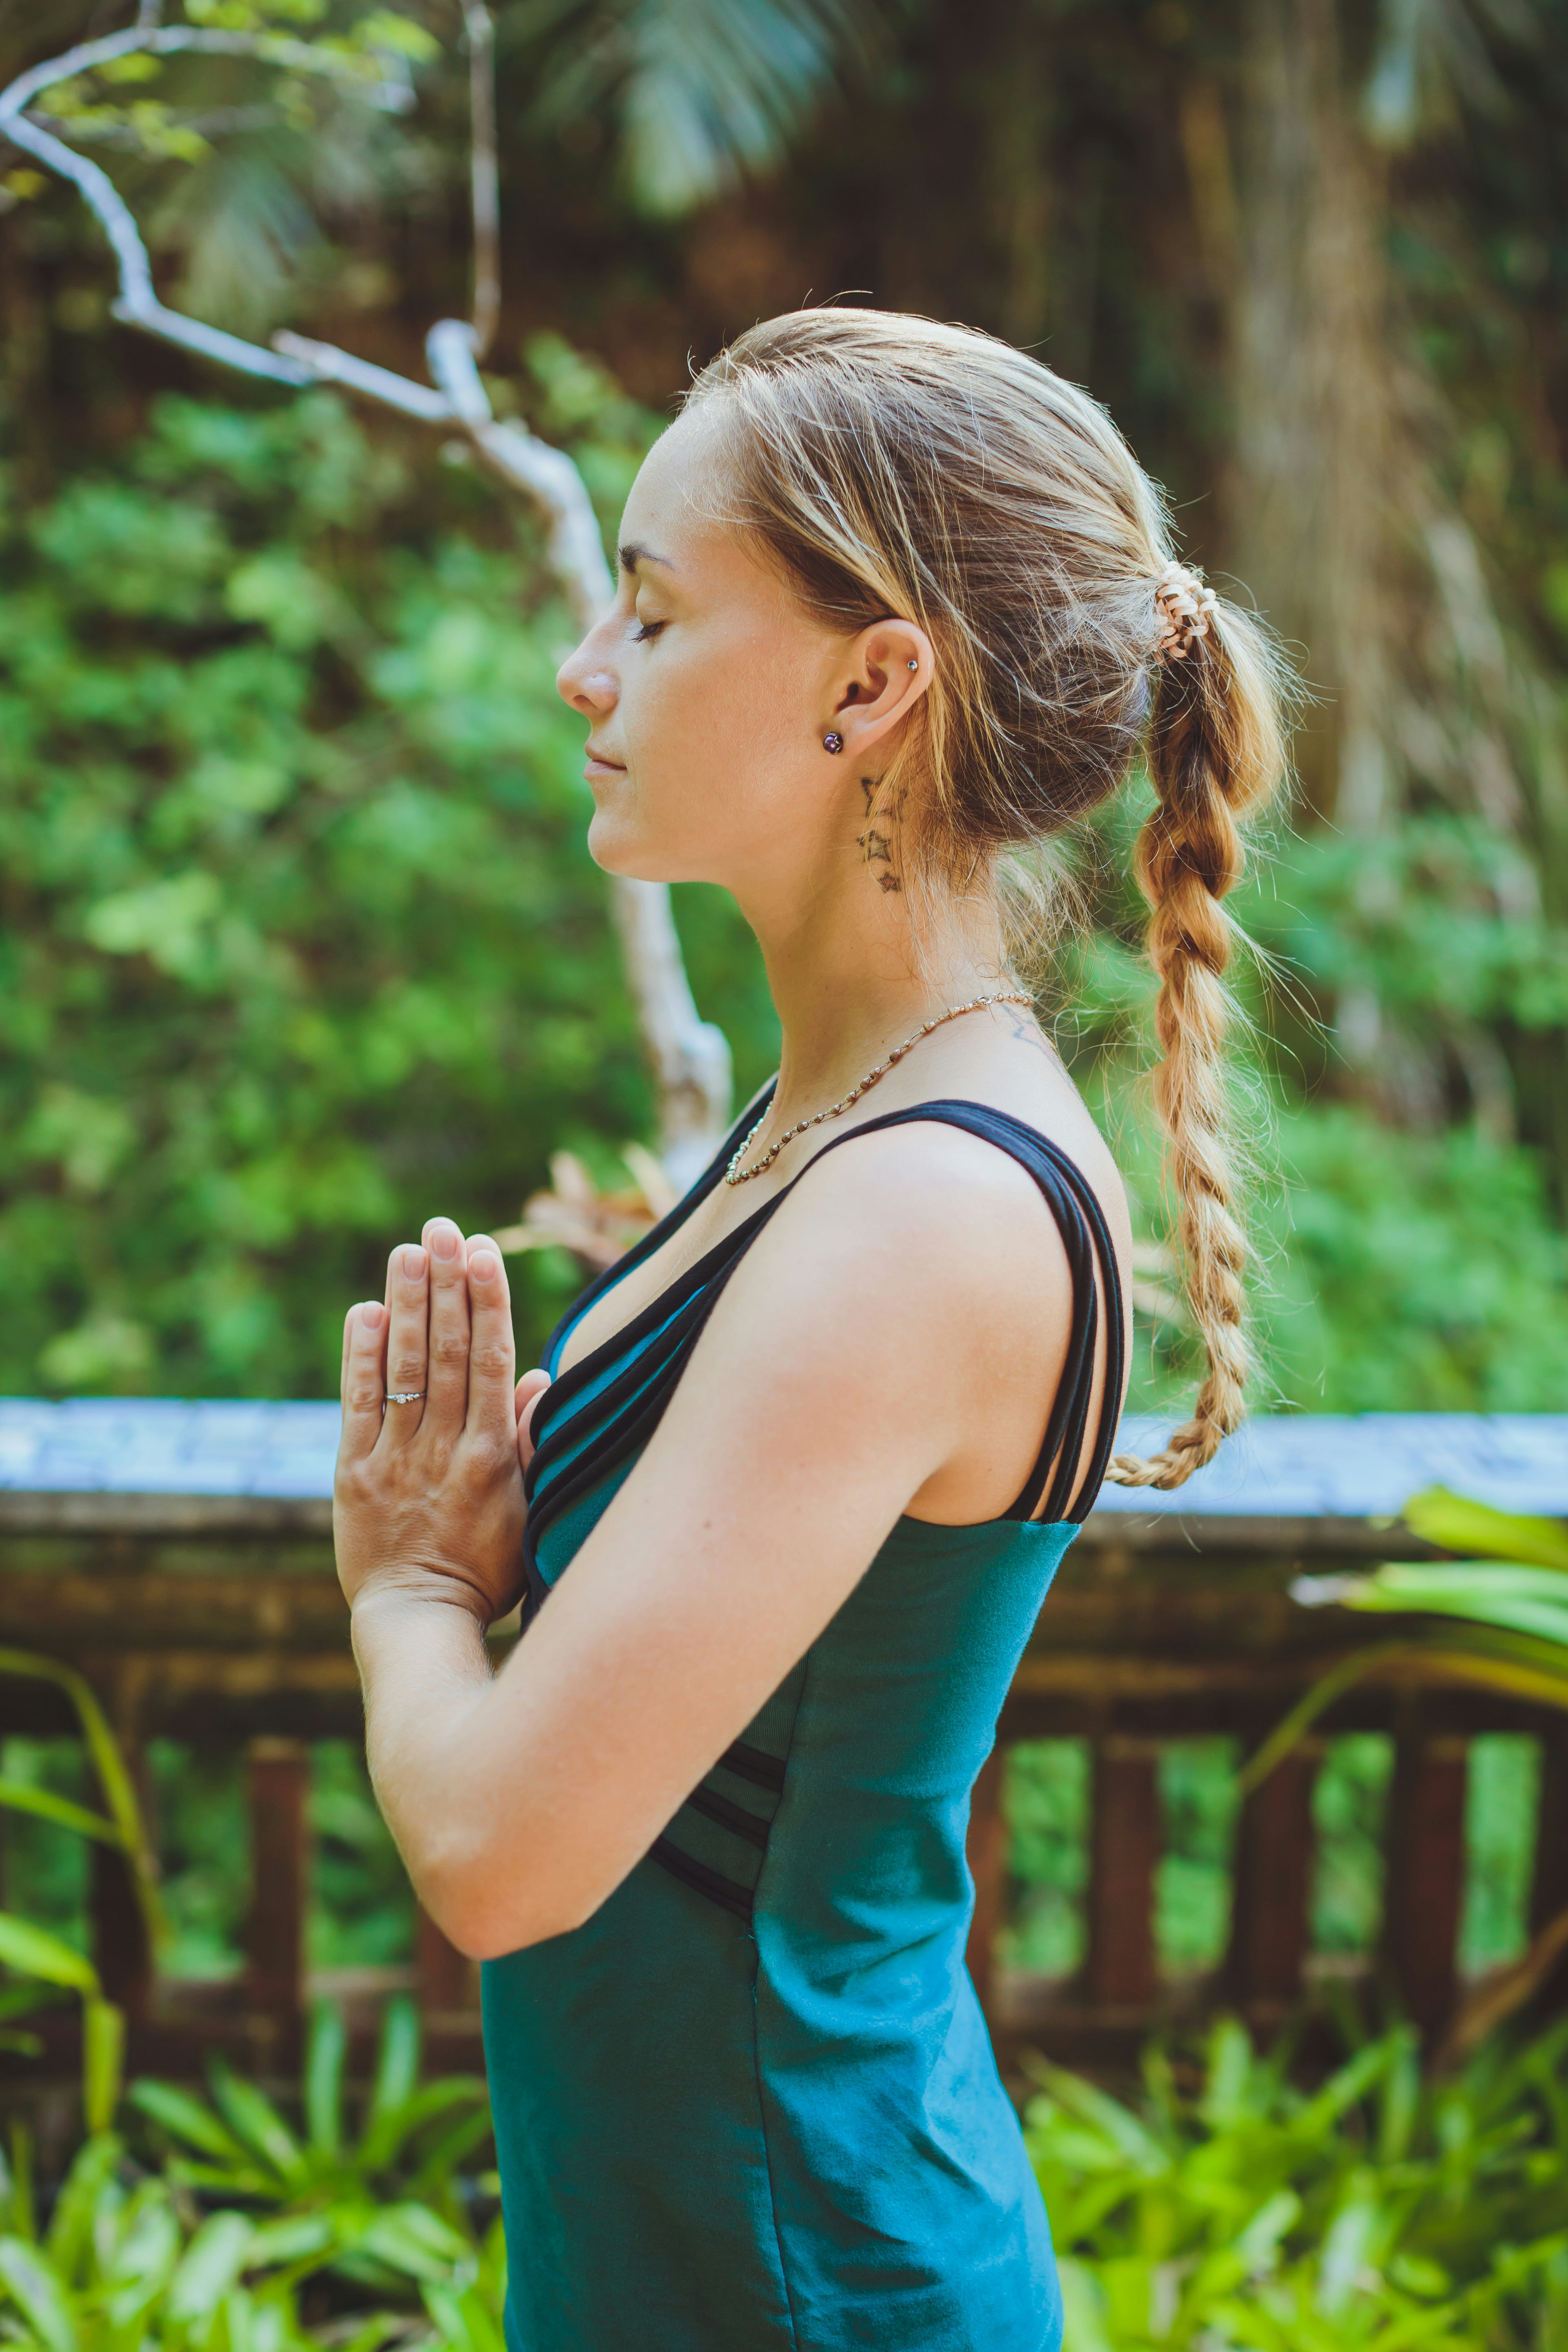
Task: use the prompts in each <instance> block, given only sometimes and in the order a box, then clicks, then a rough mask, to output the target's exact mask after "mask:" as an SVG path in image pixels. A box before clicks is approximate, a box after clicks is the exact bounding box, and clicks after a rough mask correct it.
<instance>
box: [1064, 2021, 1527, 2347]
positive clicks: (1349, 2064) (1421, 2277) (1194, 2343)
mask: <svg viewBox="0 0 1568 2352" xmlns="http://www.w3.org/2000/svg"><path fill="white" fill-rule="evenodd" d="M1565 2050H1568V2023H1563V2024H1561V2025H1559V2026H1558V2027H1557V2028H1555V2029H1554V2030H1553V2031H1552V2032H1551V2033H1550V2034H1548V2035H1546V2036H1545V2037H1543V2038H1542V2039H1540V2040H1538V2041H1536V2042H1532V2043H1531V2044H1529V2045H1528V2046H1526V2047H1524V2048H1523V2049H1521V2050H1518V2051H1512V2052H1509V2051H1505V2050H1504V2049H1503V2048H1502V2047H1501V2045H1500V2044H1499V2043H1494V2044H1492V2045H1490V2046H1489V2048H1488V2049H1487V2050H1486V2051H1484V2052H1483V2053H1480V2055H1479V2056H1478V2057H1477V2058H1476V2059H1475V2060H1473V2061H1472V2063H1471V2064H1470V2065H1469V2067H1468V2069H1467V2070H1466V2072H1465V2073H1464V2074H1462V2075H1461V2076H1458V2077H1454V2078H1450V2079H1448V2080H1446V2081H1441V2082H1435V2083H1424V2082H1423V2080H1422V2077H1421V2072H1420V2064H1419V2057H1418V2044H1417V2042H1416V2038H1415V2034H1414V2033H1413V2032H1411V2030H1410V2029H1408V2028H1406V2027H1398V2028H1395V2029H1394V2030H1393V2031H1391V2032H1387V2033H1385V2034H1384V2035H1383V2036H1381V2037H1380V2038H1379V2039H1377V2040H1375V2041H1373V2042H1367V2043H1366V2044H1364V2046H1363V2047H1361V2048H1360V2049H1357V2050H1356V2051H1354V2052H1353V2053H1352V2056H1351V2057H1350V2058H1349V2059H1348V2060H1347V2061H1346V2063H1344V2064H1342V2066H1341V2067H1340V2068H1339V2069H1338V2070H1337V2071H1336V2072H1335V2073H1334V2074H1331V2076H1330V2078H1329V2079H1328V2081H1327V2082H1325V2083H1323V2084H1321V2086H1320V2087H1318V2088H1316V2089H1313V2090H1307V2089H1302V2088H1300V2086H1299V2085H1298V2084H1296V2083H1295V2081H1294V2080H1293V2079H1292V2074H1291V2063H1292V2053H1291V2051H1290V2049H1289V2045H1288V2044H1286V2043H1280V2044H1279V2045H1277V2046H1276V2048H1275V2049H1274V2050H1273V2051H1272V2052H1271V2053H1269V2054H1268V2056H1262V2055H1260V2054H1259V2053H1258V2052H1257V2051H1256V2050H1255V2049H1254V2048H1253V2045H1252V2043H1251V2042H1250V2041H1249V2039H1248V2037H1247V2033H1246V2032H1245V2030H1244V2029H1243V2028H1242V2027H1241V2026H1240V2025H1239V2024H1237V2022H1236V2021H1234V2020H1225V2021H1221V2022H1220V2023H1219V2024H1217V2025H1216V2026H1215V2028H1214V2029H1213V2031H1212V2032H1211V2033H1210V2034H1209V2036H1208V2039H1207V2042H1206V2046H1205V2049H1204V2050H1203V2052H1202V2053H1201V2059H1200V2063H1199V2065H1198V2066H1197V2067H1196V2068H1195V2069H1191V2068H1187V2067H1185V2066H1184V2065H1179V2064H1178V2063H1176V2062H1174V2061H1173V2057H1172V2055H1171V2053H1169V2052H1167V2051H1166V2050H1164V2049H1163V2048H1161V2047H1158V2046H1156V2047H1154V2048H1152V2049H1151V2051H1150V2052H1149V2053H1147V2054H1146V2056H1145V2060H1144V2070H1143V2072H1144V2094H1145V2095H1144V2098H1143V2100H1142V2103H1141V2105H1139V2106H1137V2107H1133V2106H1131V2105H1126V2104H1124V2103H1122V2102H1121V2101H1120V2100H1118V2099H1115V2098H1113V2097H1111V2096H1110V2095H1109V2094H1108V2093H1107V2092H1105V2091H1103V2090H1101V2089H1100V2088H1097V2087H1096V2086H1095V2085H1094V2084H1090V2083H1088V2082H1086V2081H1084V2080H1083V2079H1082V2078H1081V2077H1080V2076H1078V2075H1075V2074H1068V2073H1066V2072H1064V2071H1063V2070H1062V2069H1060V2068H1058V2067H1053V2066H1047V2065H1044V2064H1040V2063H1036V2066H1035V2070H1034V2071H1035V2074H1036V2076H1037V2080H1038V2082H1039V2084H1040V2086H1041V2087H1040V2090H1039V2092H1038V2094H1037V2096H1036V2097H1035V2098H1034V2099H1033V2100H1032V2101H1031V2102H1030V2104H1029V2105H1028V2108H1027V2111H1026V2135H1027V2139H1028V2145H1029V2151H1030V2155H1031V2157H1032V2158H1033V2161H1034V2166H1035V2169H1036V2173H1037V2177H1038V2179H1039V2181H1040V2186H1041V2188H1042V2189H1043V2191H1044V2193H1045V2198H1046V2203H1047V2210H1049V2213H1050V2216H1051V2223H1052V2229H1053V2231H1054V2232H1055V2235H1056V2241H1057V2245H1058V2253H1059V2257H1060V2260H1061V2269H1062V2283H1063V2293H1064V2296H1065V2298H1066V2302H1067V2306H1068V2345H1069V2346H1070V2347H1071V2348H1072V2352H1145V2347H1148V2352H1153V2347H1167V2352H1184V2347H1187V2348H1188V2352H1243V2347H1247V2352H1342V2347H1352V2346H1355V2347H1367V2352H1405V2347H1415V2346H1417V2345H1419V2346H1422V2347H1443V2352H1526V2347H1529V2352H1561V2347H1564V2346H1568V2104H1565V2103H1564V2100H1563V2095H1562V2091H1561V2087H1560V2084H1559V2079H1558V2078H1559V2075H1560V2074H1561V2070H1562V2063H1563V2053H1564V2051H1565Z"/></svg>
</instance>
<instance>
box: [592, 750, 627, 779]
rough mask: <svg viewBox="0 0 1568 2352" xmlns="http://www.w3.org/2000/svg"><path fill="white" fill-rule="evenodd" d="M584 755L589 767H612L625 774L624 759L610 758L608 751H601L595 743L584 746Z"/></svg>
mask: <svg viewBox="0 0 1568 2352" xmlns="http://www.w3.org/2000/svg"><path fill="white" fill-rule="evenodd" d="M584 757H585V758H586V760H587V762H588V765H589V766H590V767H591V768H614V769H615V770H616V772H617V773H618V774H621V775H625V773H626V761H624V760H612V759H611V757H610V755H609V753H608V752H607V751H600V749H599V747H598V745H597V744H596V743H590V744H588V745H587V746H586V747H585V751H584Z"/></svg>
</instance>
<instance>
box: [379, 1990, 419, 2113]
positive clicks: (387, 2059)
mask: <svg viewBox="0 0 1568 2352" xmlns="http://www.w3.org/2000/svg"><path fill="white" fill-rule="evenodd" d="M419 2039H420V2036H419V2011H418V2010H417V2009H416V2006H415V2004H414V2002H413V2001H412V2000H409V1998H408V1996H407V1994H406V1993H401V1994H399V1995H398V1996H397V1998H396V1999H395V2000H389V2001H388V2002H387V2004H386V2014H385V2016H384V2018H383V2020H382V2025H381V2051H380V2054H379V2056H378V2058H377V2060H376V2068H375V2083H374V2087H373V2089H372V2091H371V2096H370V2121H371V2123H372V2124H377V2123H380V2122H381V2121H382V2119H383V2118H384V2116H390V2115H392V2114H393V2113H394V2112H395V2110H396V2109H397V2108H399V2107H401V2106H402V2105H404V2104H405V2101H406V2100H407V2099H408V2098H409V2096H410V2095H411V2094H412V2092H413V2089H414V2085H415V2084H416V2082H417V2081H418V2079H419Z"/></svg>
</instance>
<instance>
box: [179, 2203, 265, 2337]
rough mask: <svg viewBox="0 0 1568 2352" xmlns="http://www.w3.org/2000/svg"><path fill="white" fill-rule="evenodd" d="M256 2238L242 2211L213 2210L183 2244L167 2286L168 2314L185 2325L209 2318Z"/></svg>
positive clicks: (222, 2298)
mask: <svg viewBox="0 0 1568 2352" xmlns="http://www.w3.org/2000/svg"><path fill="white" fill-rule="evenodd" d="M255 2238H256V2231H255V2228H254V2226H253V2225H252V2223H251V2222H250V2221H247V2218H246V2216H245V2215H244V2214H243V2213H214V2214H212V2215H210V2216H209V2217H208V2219H207V2220H206V2221H204V2222H203V2223H202V2225H201V2227H200V2229H199V2230H198V2231H196V2233H195V2237H194V2238H193V2239H192V2240H191V2242H190V2244H189V2245H188V2246H187V2247H186V2248H185V2252H184V2257H183V2259H182V2261H181V2263H180V2267H179V2269H178V2270H177V2271H176V2272H175V2273H174V2280H173V2282H172V2284H171V2285H170V2288H169V2305H168V2308H169V2316H170V2318H171V2319H173V2320H175V2321H176V2322H178V2323H180V2324H181V2325H183V2326H195V2325H196V2324H198V2323H201V2322H204V2321H206V2320H209V2319H211V2318H212V2317H213V2315H214V2314H215V2313H216V2311H217V2310H218V2309H219V2307H220V2305H222V2303H223V2300H224V2297H225V2296H226V2294H228V2292H229V2290H230V2288H231V2287H233V2286H234V2285H235V2284H237V2281H238V2279H239V2276H240V2273H242V2272H243V2270H244V2269H245V2266H246V2263H247V2260H248V2259H249V2256H250V2252H251V2247H252V2244H253V2242H254V2241H255Z"/></svg>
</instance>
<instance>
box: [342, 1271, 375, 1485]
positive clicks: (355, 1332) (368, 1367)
mask: <svg viewBox="0 0 1568 2352" xmlns="http://www.w3.org/2000/svg"><path fill="white" fill-rule="evenodd" d="M385 1339H386V1309H385V1307H384V1306H383V1305H382V1303H381V1301H380V1299H379V1298H372V1299H368V1300H367V1301H366V1302H365V1303H364V1304H363V1306H359V1307H351V1308H350V1309H349V1320H348V1351H347V1354H346V1356H345V1359H344V1364H343V1434H342V1445H341V1447H340V1452H341V1453H342V1458H343V1460H344V1461H345V1462H357V1461H361V1460H363V1457H364V1455H365V1454H369V1453H370V1452H371V1451H372V1450H373V1449H374V1444H375V1441H376V1439H377V1438H378V1437H379V1436H380V1435H381V1401H382V1399H383V1397H384V1395H385V1394H386V1382H385V1379H384V1375H383V1371H382V1358H383V1349H384V1344H385Z"/></svg>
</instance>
